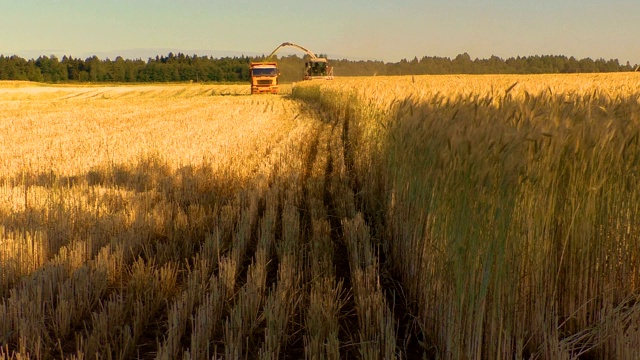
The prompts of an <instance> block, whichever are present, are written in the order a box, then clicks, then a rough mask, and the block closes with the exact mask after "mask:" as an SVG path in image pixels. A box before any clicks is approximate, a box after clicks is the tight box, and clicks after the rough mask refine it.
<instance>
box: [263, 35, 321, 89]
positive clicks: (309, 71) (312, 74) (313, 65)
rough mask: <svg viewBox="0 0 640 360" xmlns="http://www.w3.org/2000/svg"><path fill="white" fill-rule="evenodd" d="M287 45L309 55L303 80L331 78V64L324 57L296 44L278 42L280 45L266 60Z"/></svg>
mask: <svg viewBox="0 0 640 360" xmlns="http://www.w3.org/2000/svg"><path fill="white" fill-rule="evenodd" d="M287 46H289V47H293V48H296V49H298V50H301V51H302V52H304V53H305V54H307V55H309V57H310V59H309V61H307V62H306V63H305V69H304V73H303V80H313V79H324V80H333V66H331V65H329V62H328V60H327V59H326V58H321V57H317V56H316V54H314V53H313V52H312V51H311V50H309V49H307V48H305V47H302V46H300V45H298V44H294V43H291V42H283V43H282V44H280V46H278V47H277V48H276V49H275V50H273V52H271V54H269V56H268V57H267V60H269V59H271V58H272V57H273V56H274V55H275V54H276V53H277V52H278V51H279V50H280V49H282V48H283V47H287Z"/></svg>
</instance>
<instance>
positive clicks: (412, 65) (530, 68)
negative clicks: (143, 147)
mask: <svg viewBox="0 0 640 360" xmlns="http://www.w3.org/2000/svg"><path fill="white" fill-rule="evenodd" d="M307 59H308V57H306V56H305V57H302V58H301V57H298V56H296V55H289V56H285V57H281V58H277V59H276V61H277V62H278V64H279V67H280V70H281V73H282V76H281V81H282V82H293V81H299V80H301V79H302V69H303V68H304V62H305V61H306V60H307ZM261 60H264V57H249V56H239V57H222V58H214V57H211V56H198V55H186V54H183V53H177V54H173V53H169V54H168V55H166V56H164V55H162V56H156V57H155V58H149V59H148V60H146V61H145V60H142V59H124V58H122V57H121V56H118V57H116V58H115V60H110V59H108V58H107V59H100V58H98V57H97V56H92V57H89V58H86V59H84V60H83V59H80V58H74V57H72V56H63V57H62V59H59V58H58V57H56V56H55V55H50V56H45V55H43V56H40V57H38V58H37V59H29V60H26V59H24V58H21V57H19V56H17V55H13V56H4V55H0V80H28V81H36V82H47V83H61V82H115V83H120V82H122V83H136V82H144V83H146V82H245V81H249V63H250V62H251V61H261ZM330 60H331V64H332V65H333V67H334V74H335V75H336V76H376V75H427V74H434V75H436V74H553V73H594V72H623V71H634V69H637V67H638V66H637V65H631V64H630V63H629V62H627V63H626V64H624V65H623V64H620V62H619V61H618V60H617V59H610V60H605V59H602V58H600V59H596V60H593V59H591V58H584V59H580V60H578V59H576V58H574V57H573V56H572V57H566V56H562V55H535V56H523V57H520V56H518V57H515V58H513V57H511V58H507V59H502V58H500V57H497V56H491V57H490V58H489V59H478V58H476V59H472V58H471V56H470V55H469V54H467V53H464V54H459V55H458V56H456V57H455V58H453V59H452V58H448V57H438V56H425V57H422V58H421V59H418V58H417V57H415V58H414V59H412V60H407V59H402V60H401V61H399V62H395V63H392V62H383V61H373V60H367V61H364V60H361V61H354V60H347V59H342V60H336V59H330Z"/></svg>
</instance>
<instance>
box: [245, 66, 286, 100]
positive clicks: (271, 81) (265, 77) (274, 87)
mask: <svg viewBox="0 0 640 360" xmlns="http://www.w3.org/2000/svg"><path fill="white" fill-rule="evenodd" d="M249 70H250V72H251V94H277V93H278V76H280V71H279V70H278V64H277V63H275V62H252V63H251V64H250V68H249Z"/></svg>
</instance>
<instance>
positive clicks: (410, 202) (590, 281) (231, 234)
mask: <svg viewBox="0 0 640 360" xmlns="http://www.w3.org/2000/svg"><path fill="white" fill-rule="evenodd" d="M248 90H249V89H248V85H247V86H244V85H237V86H236V85H220V86H209V85H200V84H188V85H186V84H185V85H166V86H159V85H158V86H113V87H99V86H96V87H92V86H37V85H34V84H28V83H3V84H0V107H1V108H2V111H1V112H0V359H4V358H7V359H14V358H16V359H18V358H36V359H54V358H55V359H57V358H67V359H86V358H89V359H96V358H97V359H111V358H115V359H137V358H141V359H152V358H153V359H211V358H224V359H239V358H248V359H253V358H261V359H298V358H307V359H338V358H363V359H381V358H422V357H426V358H447V359H462V358H468V359H481V358H492V359H494V358H543V359H545V358H577V357H580V356H583V357H584V356H590V357H592V358H618V359H625V358H633V356H634V354H636V351H637V349H638V347H639V346H640V329H639V328H638V326H639V325H638V324H640V303H639V302H638V297H639V296H640V293H639V291H638V282H639V278H638V276H639V275H640V263H639V262H640V246H639V245H640V243H639V242H638V240H639V239H638V237H639V236H638V234H640V231H639V230H640V229H639V227H640V212H639V211H640V209H639V206H640V186H639V185H640V183H639V181H638V180H639V176H640V147H639V144H638V141H639V140H638V137H639V134H640V103H639V99H640V77H639V76H637V74H615V75H602V74H594V75H562V76H560V75H554V76H552V75H544V76H420V77H395V78H394V77H389V78H387V77H374V78H343V79H336V80H335V81H322V82H317V81H314V82H305V83H299V84H295V85H294V86H293V87H292V88H287V89H286V90H285V91H284V92H285V94H284V95H282V96H248V95H246V94H248Z"/></svg>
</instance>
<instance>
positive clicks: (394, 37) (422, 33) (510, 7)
mask: <svg viewBox="0 0 640 360" xmlns="http://www.w3.org/2000/svg"><path fill="white" fill-rule="evenodd" d="M285 41H290V42H294V43H298V44H300V45H302V46H305V47H307V48H309V49H311V50H312V51H314V52H316V53H323V54H328V55H329V56H330V57H334V58H336V57H337V58H351V59H372V60H384V61H393V62H396V61H399V60H400V59H402V58H407V59H412V58H413V57H414V56H417V57H418V58H420V57H422V56H446V57H451V58H453V57H455V56H456V55H457V54H460V53H463V52H467V53H469V55H471V57H472V58H488V57H490V56H491V55H496V56H499V57H501V58H508V57H511V56H518V55H522V56H530V55H566V56H575V57H576V58H579V59H580V58H585V57H590V58H592V59H594V60H595V59H598V58H604V59H607V60H608V59H611V58H616V59H618V60H620V62H621V63H623V64H624V63H626V62H627V61H630V62H631V63H632V64H640V1H638V0H527V1H525V0H448V1H447V0H422V1H418V0H398V1H393V0H323V1H306V0H271V1H266V0H260V1H250V0H208V1H206V0H172V1H169V0H153V1H152V0H48V1H45V0H0V54H4V55H13V54H17V55H20V56H23V57H27V58H31V57H37V56H38V55H40V54H42V55H49V54H55V55H57V56H62V55H63V54H67V55H72V56H74V57H84V56H89V55H90V54H97V55H98V56H100V57H102V58H104V57H110V58H112V59H113V58H114V57H115V55H118V54H119V55H124V57H142V58H143V59H145V57H147V56H151V55H163V54H166V53H168V51H173V52H180V51H181V52H186V53H188V54H192V52H193V51H197V52H198V55H205V53H210V54H212V55H214V56H216V55H219V56H225V54H227V53H229V54H231V53H232V52H239V53H245V54H247V55H253V54H268V53H270V52H271V51H272V50H273V49H274V48H275V47H276V46H278V45H279V44H280V43H282V42H285Z"/></svg>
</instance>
